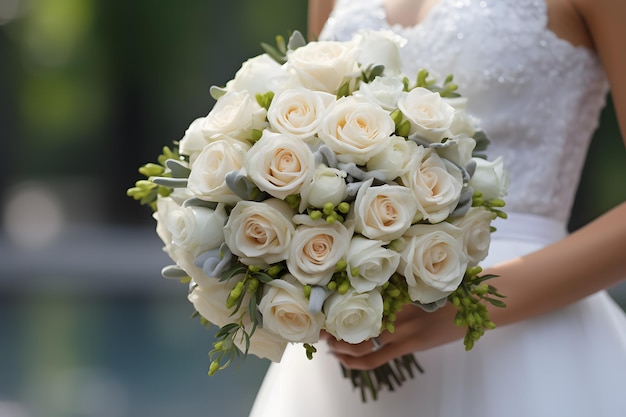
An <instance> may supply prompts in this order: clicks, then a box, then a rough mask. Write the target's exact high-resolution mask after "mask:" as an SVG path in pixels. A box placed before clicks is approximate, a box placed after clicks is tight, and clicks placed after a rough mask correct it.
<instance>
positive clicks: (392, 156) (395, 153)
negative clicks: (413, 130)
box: [367, 135, 418, 181]
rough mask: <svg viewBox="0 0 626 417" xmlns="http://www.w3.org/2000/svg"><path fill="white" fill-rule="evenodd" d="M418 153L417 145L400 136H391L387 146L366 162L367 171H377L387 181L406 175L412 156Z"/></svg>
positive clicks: (409, 168)
mask: <svg viewBox="0 0 626 417" xmlns="http://www.w3.org/2000/svg"><path fill="white" fill-rule="evenodd" d="M416 153H418V149H417V144H416V143H415V142H413V141H412V140H406V139H405V138H403V137H402V136H395V135H394V136H391V137H390V138H389V142H388V145H387V146H385V147H384V148H382V150H381V151H380V152H378V153H377V154H375V155H374V156H372V157H371V158H370V159H369V160H368V161H367V170H368V171H378V172H380V173H381V174H384V175H385V178H386V179H387V181H393V180H395V179H396V178H398V177H400V176H402V175H404V174H406V173H408V172H409V170H411V169H412V167H411V161H412V160H413V154H416Z"/></svg>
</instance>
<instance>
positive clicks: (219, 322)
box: [187, 274, 247, 327]
mask: <svg viewBox="0 0 626 417" xmlns="http://www.w3.org/2000/svg"><path fill="white" fill-rule="evenodd" d="M244 277H245V275H244V274H239V275H236V276H234V277H232V278H230V279H229V280H226V281H220V280H219V278H209V279H206V280H203V282H202V285H199V284H198V283H195V284H192V285H191V286H190V289H191V291H190V292H189V294H188V295H187V299H188V300H189V301H190V302H191V304H193V307H194V309H195V310H196V311H197V312H198V313H199V314H200V315H201V316H202V317H204V318H205V319H206V320H208V321H209V322H210V323H212V324H214V325H216V326H218V327H222V326H225V325H226V324H229V323H234V322H237V320H238V319H239V317H240V316H241V315H243V314H246V313H245V310H244V309H243V308H242V309H240V310H239V311H238V313H237V316H233V313H234V311H235V307H234V306H233V307H231V308H228V307H227V306H226V300H227V299H228V295H229V294H230V292H231V291H232V289H233V288H235V285H236V284H237V282H239V281H241V280H242V279H243V278H244ZM246 305H247V304H244V303H242V306H244V307H245V306H246Z"/></svg>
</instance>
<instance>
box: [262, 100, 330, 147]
mask: <svg viewBox="0 0 626 417" xmlns="http://www.w3.org/2000/svg"><path fill="white" fill-rule="evenodd" d="M334 101H335V96H334V95H332V94H328V93H324V92H321V91H311V90H307V89H304V88H298V89H291V90H285V91H283V92H282V93H281V94H279V95H278V96H276V97H274V99H273V100H272V103H271V104H270V107H269V109H268V111H267V120H268V121H269V124H270V127H271V128H272V129H273V130H274V131H276V132H278V133H282V134H285V135H289V136H292V137H294V138H297V139H301V140H304V141H309V140H311V139H312V138H313V137H314V136H315V134H316V133H317V131H318V130H319V129H320V124H321V122H322V119H323V115H324V113H325V112H326V109H327V107H328V106H330V104H331V103H333V102H334Z"/></svg>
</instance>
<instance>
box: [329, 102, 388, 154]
mask: <svg viewBox="0 0 626 417" xmlns="http://www.w3.org/2000/svg"><path fill="white" fill-rule="evenodd" d="M394 130H395V124H394V122H393V120H392V119H391V116H390V115H389V113H388V112H387V111H385V110H383V109H382V108H380V107H379V106H377V105H375V104H373V103H371V102H370V101H368V100H366V99H364V98H362V97H354V96H348V97H342V98H340V99H339V100H337V101H336V102H335V103H334V104H333V105H331V106H330V108H329V109H328V113H327V114H326V117H325V118H324V120H323V122H322V128H321V130H320V131H319V133H318V136H319V137H320V139H321V140H322V141H324V143H326V144H327V145H328V146H329V147H330V148H331V149H332V150H333V151H334V152H335V153H336V154H337V159H339V160H340V161H341V162H345V163H349V162H354V163H355V164H357V165H365V163H367V161H368V160H369V159H370V158H371V157H372V156H373V155H375V154H377V153H378V152H380V151H381V150H382V149H383V148H384V147H385V146H388V144H389V136H390V135H391V134H392V133H393V131H394Z"/></svg>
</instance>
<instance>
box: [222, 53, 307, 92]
mask: <svg viewBox="0 0 626 417" xmlns="http://www.w3.org/2000/svg"><path fill="white" fill-rule="evenodd" d="M295 83H296V80H295V79H293V76H292V74H290V73H289V72H287V70H286V69H285V68H284V67H283V66H282V65H280V64H279V63H278V62H276V61H275V60H274V59H272V58H270V56H269V55H267V54H261V55H258V56H255V57H253V58H250V59H248V60H247V61H245V62H244V63H243V64H242V65H241V68H240V69H239V70H238V71H237V72H236V73H235V77H234V78H233V79H232V80H230V81H228V82H227V83H226V90H227V91H247V92H248V93H249V94H250V96H251V97H255V96H256V94H264V93H266V92H268V91H273V92H275V93H277V92H279V91H282V90H283V89H285V88H286V87H287V86H289V85H296V84H295Z"/></svg>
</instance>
